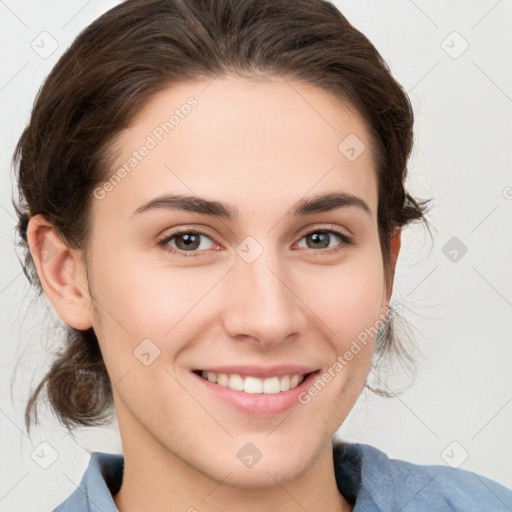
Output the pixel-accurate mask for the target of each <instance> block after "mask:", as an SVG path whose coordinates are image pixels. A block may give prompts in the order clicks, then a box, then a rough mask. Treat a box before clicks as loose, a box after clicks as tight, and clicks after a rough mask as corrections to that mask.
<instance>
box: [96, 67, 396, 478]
mask: <svg viewBox="0 0 512 512" xmlns="http://www.w3.org/2000/svg"><path fill="white" fill-rule="evenodd" d="M191 97H192V98H194V99H190V98H191ZM187 105H188V106H187ZM172 115H174V117H173V118H171V116H172ZM165 123H167V124H165ZM347 137H350V138H349V139H347V140H346V141H345V139H346V138H347ZM355 137H357V138H355ZM343 141H345V142H343ZM340 143H341V146H340ZM362 144H364V146H362ZM144 147H145V148H146V149H143V148H144ZM351 147H352V148H354V151H352V150H351V149H350V148H351ZM354 157H355V158H354ZM115 158H116V161H115V163H114V165H113V166H112V167H111V169H110V172H109V174H108V177H109V178H110V180H109V182H108V183H110V185H109V184H108V183H105V184H104V185H101V186H100V187H99V188H97V189H96V191H95V199H94V200H93V204H92V219H93V228H92V231H91V239H90V240H91V245H90V251H89V261H90V263H89V266H88V268H87V275H88V279H89V286H90V292H91V294H92V296H93V297H94V299H95V300H94V301H93V302H92V304H91V317H90V318H91V324H92V325H93V327H94V330H95V332H96V334H97V336H98V339H99V342H100V346H101V350H102V353H103V356H104V360H105V364H106V366H107V369H108V372H109V375H110V377H111V380H112V384H113V392H114V400H115V407H116V412H117V416H118V419H119V425H120V430H121V435H122V438H123V444H124V449H125V453H126V451H128V450H130V451H131V453H134V452H135V450H139V451H140V454H142V453H146V454H147V453H148V452H151V453H153V454H154V456H155V457H157V458H158V459H159V460H162V461H163V460H165V459H166V458H167V459H170V458H173V460H180V461H181V462H182V463H183V464H184V465H185V466H184V467H187V468H190V469H191V470H192V471H198V472H200V473H202V474H203V475H206V476H209V477H212V478H215V479H217V480H222V479H224V478H225V476H226V474H228V473H230V472H231V473H230V476H229V479H228V482H229V483H231V484H232V485H235V486H262V485H266V484H267V483H269V476H268V473H271V474H272V475H273V477H274V478H276V479H279V480H280V481H281V480H283V481H285V480H286V479H290V478H293V477H294V476H297V475H299V474H300V473H302V472H304V471H305V470H306V468H308V467H310V466H311V464H312V463H313V461H314V460H316V459H317V458H318V457H319V456H320V454H321V453H324V452H325V450H326V449H327V448H328V447H329V442H330V440H331V438H332V436H333V435H334V433H335V432H336V430H337V429H338V427H339V426H340V425H341V423H342V422H343V420H344V419H345V417H346V416H347V414H348V412H349V411H350V409H351V408H352V406H353V404H354V402H355V401H356V399H357V397H358V395H359V394H360V392H361V390H362V388H363V386H364V382H365V379H366V376H367V374H368V370H369V365H370V362H371V358H372V353H373V348H374V339H373V338H371V337H368V338H367V339H366V342H365V343H361V342H359V343H358V345H359V350H357V349H355V348H354V344H353V342H354V340H357V339H358V336H360V335H361V333H362V332H364V331H365V329H368V328H370V327H372V326H374V325H376V323H377V324H378V322H379V321H380V320H381V319H382V315H384V314H385V313H386V311H387V305H388V301H389V292H390V290H387V289H386V287H385V281H384V269H383V264H382V253H381V249H380V245H379V238H378V230H377V192H378V189H377V179H376V170H375V166H374V160H373V157H372V154H371V141H370V139H369V135H368V131H367V129H366V128H365V125H364V123H363V121H362V119H361V118H360V117H359V116H358V115H357V114H356V113H355V112H353V111H351V109H349V108H348V106H347V105H343V104H341V103H339V102H337V101H336V100H335V99H334V98H333V97H331V96H330V95H329V94H327V93H326V92H324V91H322V90H320V89H318V88H315V87H314V86H311V85H305V84H300V83H297V82H288V81H285V80H281V79H274V78H273V79H242V78H235V77H229V76H225V77H220V78H217V79H216V80H214V81H213V82H211V81H204V82H194V83H186V84H182V85H179V86H174V87H172V88H170V89H168V90H165V91H164V92H162V93H160V94H158V95H157V96H155V97H154V98H153V99H152V100H151V101H150V102H149V103H148V104H147V105H146V106H145V108H144V109H143V111H141V112H140V114H139V115H138V116H137V118H136V119H135V120H134V121H133V123H132V125H131V126H130V128H129V129H127V130H126V131H124V132H122V133H121V134H120V135H119V137H118V139H117V141H116V145H115ZM120 169H124V172H122V171H120ZM333 194H336V195H333ZM327 195H330V199H329V198H326V197H324V196H327ZM343 195H344V196H343ZM176 196H182V197H181V199H180V200H178V199H177V198H176ZM322 198H324V199H323V200H322ZM359 339H360V338H359ZM347 351H348V352H351V353H352V357H349V355H348V354H347ZM315 390H316V391H315ZM271 483H274V482H273V481H272V482H271Z"/></svg>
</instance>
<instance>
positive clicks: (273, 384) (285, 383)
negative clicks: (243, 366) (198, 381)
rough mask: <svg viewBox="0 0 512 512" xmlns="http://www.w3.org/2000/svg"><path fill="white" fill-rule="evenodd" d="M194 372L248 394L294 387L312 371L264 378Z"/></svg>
mask: <svg viewBox="0 0 512 512" xmlns="http://www.w3.org/2000/svg"><path fill="white" fill-rule="evenodd" d="M194 373H196V374H197V375H199V376H200V377H201V378H202V379H204V380H207V381H208V382H211V383H213V384H217V385H219V386H222V387H224V388H229V389H232V390H234V391H243V392H244V393H247V394H250V395H254V394H259V393H262V394H265V395H276V394H278V393H283V392H286V391H289V390H290V389H295V388H296V387H297V386H299V385H300V384H301V383H302V382H304V380H305V379H306V378H307V377H308V376H309V375H310V374H311V373H313V372H311V373H305V374H298V373H290V374H286V375H282V376H278V375H274V376H270V377H266V378H259V377H256V376H253V375H246V376H244V375H241V374H239V373H217V372H213V371H206V370H196V371H194Z"/></svg>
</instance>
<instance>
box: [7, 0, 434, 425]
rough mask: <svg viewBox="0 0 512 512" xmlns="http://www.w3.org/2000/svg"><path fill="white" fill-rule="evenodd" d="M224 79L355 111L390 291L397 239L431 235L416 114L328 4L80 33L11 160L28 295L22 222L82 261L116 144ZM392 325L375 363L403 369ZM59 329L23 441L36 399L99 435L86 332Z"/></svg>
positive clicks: (403, 353) (148, 6)
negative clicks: (281, 86)
mask: <svg viewBox="0 0 512 512" xmlns="http://www.w3.org/2000/svg"><path fill="white" fill-rule="evenodd" d="M227 73H234V74H238V75H240V76H249V77H250V76H256V75H262V74H263V75H265V76H270V77H284V78H287V79H290V80H296V81H300V82H303V83H307V84H312V85H314V86H317V87H319V88H321V89H323V90H325V91H327V92H329V93H332V94H333V95H334V96H335V97H336V98H338V99H340V100H341V101H345V102H347V103H348V104H349V105H351V106H352V107H355V109H356V111H357V112H358V113H359V114H360V116H362V118H363V119H364V121H365V123H366V125H367V128H368V130H369V133H370V137H371V141H370V142H371V146H372V151H373V154H374V160H375V164H376V173H377V180H378V189H379V194H378V212H377V217H378V233H379V241H380V247H381V251H382V259H383V263H384V269H385V275H386V279H387V280H388V283H389V280H390V279H391V282H392V276H391V275H390V272H389V269H390V240H391V237H392V235H393V233H394V230H395V229H396V228H398V227H400V228H401V227H403V226H405V225H407V224H408V223H410V222H412V221H415V220H422V221H423V222H424V223H425V224H426V225H427V227H428V223H427V221H426V218H425V213H426V212H427V207H428V204H427V203H428V202H429V201H419V200H416V199H414V198H413V197H412V196H411V195H410V194H408V193H406V191H405V189H404V183H405V179H406V176H407V161H408V158H409V155H410V152H411V150H412V145H413V121H414V119H413V110H412V107H411V104H410V101H409V98H408V97H407V94H406V93H405V91H404V90H403V89H402V87H401V86H400V84H399V83H398V82H397V81H396V80H395V79H394V78H393V77H392V75H391V73H390V70H389V68H388V66H387V64H386V63H385V61H384V60H383V58H382V57H381V55H380V54H379V52H378V51H377V50H376V48H375V47H374V46H373V44H372V43H371V42H370V41H369V40H368V39H367V38H366V37H365V36H364V35H363V34H362V33H361V32H359V31H358V30H357V29H356V28H354V27H353V26H352V25H351V24H350V23H349V22H348V21H347V19H346V18H345V17H344V16H343V15H342V13H341V12H340V11H339V10H338V9H337V8H336V7H335V6H334V5H333V4H331V3H330V2H328V1H325V0H280V1H279V2H276V1H275V0H127V1H125V2H123V3H121V4H119V5H117V6H116V7H114V8H112V9H111V10H109V11H108V12H106V13H105V14H103V15H102V16H100V17H99V18H98V19H97V20H95V21H94V22H93V23H92V24H91V25H89V26H88V27H87V28H85V29H84V30H83V31H82V32H81V33H80V34H79V35H78V36H77V38H76V39H75V40H74V42H73V43H72V45H71V46H70V47H69V48H68V49H67V51H66V52H65V53H64V54H63V55H62V56H61V58H60V59H59V61H58V62H57V64H56V65H55V67H54V68H53V70H52V71H51V73H50V74H49V75H48V77H47V78H46V80H45V83H44V84H43V86H42V87H41V89H40V91H39V93H38V95H37V98H36V100H35V102H34V106H33V109H32V113H31V117H30V121H29V124H28V125H27V127H26V128H25V130H24V131H23V133H22V135H21V137H20V139H19V141H18V144H17V146H16V149H15V152H14V156H13V163H14V166H15V169H16V178H17V181H18V193H19V199H18V202H17V203H16V202H15V205H14V206H15V209H16V212H17V215H18V225H17V234H18V236H19V245H20V246H21V247H23V249H24V261H23V262H22V264H23V269H24V273H25V275H26V276H27V278H28V279H29V281H30V283H31V285H32V286H35V287H36V289H37V290H38V293H39V295H41V293H42V287H41V283H40V281H39V277H38V274H37V270H36V268H35V266H34V262H33V260H32V256H31V253H30V250H29V247H28V243H27V235H26V229H27V223H28V220H29V216H32V215H37V214H41V215H42V216H43V217H44V218H45V219H46V220H47V221H48V222H50V223H51V224H52V225H53V227H54V229H55V231H56V233H57V234H58V235H59V236H60V238H61V239H62V240H63V241H64V242H65V243H66V244H67V245H68V246H69V247H70V248H73V249H78V250H80V251H82V254H83V255H84V259H85V261H87V249H88V236H89V233H90V228H91V222H92V220H91V208H90V206H91V201H92V199H93V198H92V191H93V190H94V188H95V187H96V186H97V185H98V184H99V183H101V182H102V181H104V180H105V179H106V176H107V175H108V172H109V167H110V166H111V164H112V163H113V160H112V158H111V157H112V147H113V142H114V140H115V138H116V136H117V135H118V134H119V133H120V132H121V130H123V129H124V128H126V127H127V126H129V124H130V122H131V121H132V120H133V119H134V116H135V115H136V114H137V113H139V112H140V111H141V109H142V108H143V107H144V106H145V105H146V104H147V102H148V101H150V100H151V99H152V97H154V95H155V94H156V93H158V92H160V91H163V90H164V89H167V88H169V87H172V85H173V84H177V83H185V82H187V81H193V80H199V79H212V78H214V77H216V76H218V75H221V74H227ZM13 202H14V201H13ZM393 321H394V320H393V319H392V318H388V319H387V320H386V322H385V323H384V325H383V326H382V329H379V335H378V337H377V342H376V349H375V358H374V362H375V361H378V360H379V359H380V358H381V357H383V356H389V355H390V354H391V353H395V354H396V355H398V356H399V357H402V358H403V359H404V360H405V359H407V357H408V354H407V350H405V349H404V346H403V344H401V343H402V341H403V340H400V339H398V338H397V336H396V334H395V332H394V329H393ZM66 328H67V336H66V339H65V345H64V347H63V348H62V349H61V350H60V351H59V352H58V354H56V358H55V359H54V361H53V364H52V365H51V368H50V370H49V371H48V373H47V374H46V375H45V376H44V378H43V379H42V380H41V382H40V383H39V384H38V385H37V387H36V388H35V389H34V390H32V392H31V395H30V397H29V400H28V402H27V405H26V409H25V423H26V427H27V430H28V431H29V430H30V423H31V418H32V415H34V416H35V421H36V423H37V402H38V400H39V399H40V398H41V397H40V395H41V392H42V391H43V390H45V391H46V396H47V400H48V401H49V403H50V405H51V407H52V409H53V411H54V412H55V413H56V415H57V417H58V419H59V421H60V422H61V423H62V424H63V425H65V426H66V427H67V428H68V429H69V428H70V427H72V426H79V425H82V426H94V425H101V424H103V423H104V421H105V418H107V416H109V414H110V413H111V412H112V409H113V398H112V387H111V382H110V378H109V376H108V373H107V370H106V368H105V365H104V362H103V359H102V355H101V351H100V349H99V345H98V340H97V337H96V335H95V333H94V330H93V329H92V328H90V329H87V330H83V331H81V330H77V329H74V328H72V327H70V326H66ZM366 385H367V387H368V383H367V384H366ZM370 389H372V390H373V391H376V392H378V393H381V394H387V393H386V392H385V391H384V390H378V389H373V388H370Z"/></svg>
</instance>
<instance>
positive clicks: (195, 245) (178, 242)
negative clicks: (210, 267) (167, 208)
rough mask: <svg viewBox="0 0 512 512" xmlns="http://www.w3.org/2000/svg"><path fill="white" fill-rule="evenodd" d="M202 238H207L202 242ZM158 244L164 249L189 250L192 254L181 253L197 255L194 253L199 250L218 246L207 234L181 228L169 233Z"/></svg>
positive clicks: (172, 250)
mask: <svg viewBox="0 0 512 512" xmlns="http://www.w3.org/2000/svg"><path fill="white" fill-rule="evenodd" d="M202 239H207V240H209V242H208V241H206V242H204V240H202ZM158 245H159V246H161V247H163V248H164V249H165V250H167V251H170V252H189V253H192V254H183V256H199V254H194V253H195V252H199V251H200V250H207V249H212V248H218V247H219V245H218V244H216V243H215V242H214V241H213V240H212V239H211V238H210V236H209V235H207V234H206V233H203V232H202V231H197V230H194V231H192V230H188V231H187V230H183V231H177V232H175V233H171V234H170V235H168V236H166V237H165V238H164V239H162V240H160V241H158Z"/></svg>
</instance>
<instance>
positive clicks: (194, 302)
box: [15, 0, 512, 512]
mask: <svg viewBox="0 0 512 512" xmlns="http://www.w3.org/2000/svg"><path fill="white" fill-rule="evenodd" d="M412 126H413V114H412V109H411V106H410V103H409V100H408V98H407V96H406V94H405V93H404V92H403V90H402V89H401V87H400V86H399V84H397V82H396V81H395V80H394V79H393V77H392V76H391V75H390V73H389V70H388V68H387V66H386V64H385V63H384V62H383V60H382V59H381V57H380V55H379V54H378V52H377V51H376V49H375V48H374V47H373V45H372V44H371V43H370V42H369V41H368V40H367V39H366V38H365V37H364V36H363V35H362V34H361V33H360V32H358V31H357V30H356V29H355V28H353V27H352V26H351V25H350V24H349V23H348V22H347V21H346V19H345V18H344V17H343V16H342V15H341V14H340V13H339V12H338V11H337V10H336V9H335V7H334V6H332V5H331V4H329V3H327V2H323V1H321V0H315V1H312V0H301V1H297V0H295V1H291V0H290V1H287V2H273V1H270V0H252V1H239V0H237V1H235V0H230V1H228V0H210V1H206V0H202V1H200V0H194V1H192V0H188V1H186V2H180V1H156V0H152V1H140V0H128V1H126V2H124V3H122V4H121V5H119V6H117V7H115V8H114V9H112V10H110V11H109V12H107V13H106V14H104V15H103V16H101V17H100V18H99V19H98V20H96V21H95V22H94V23H93V24H92V25H90V26H89V27H88V28H87V29H86V30H85V31H84V32H83V33H82V34H80V36H79V37H78V38H77V39H76V41H75V42H74V44H73V45H72V46H71V47H70V48H69V49H68V50H67V51H66V53H65V54H64V55H63V57H62V58H61V59H60V61H59V62H58V64H57V65H56V67H55V68H54V70H53V71H52V73H51V74H50V76H49V77H48V79H47V80H46V82H45V85H44V87H43V89H42V90H41V92H40V94H39V96H38V99H37V102H36V104H35V106H34V109H33V112H32V117H31V120H30V124H29V126H28V127H27V129H26V130H25V132H24V133H23V135H22V137H21V139H20V141H19V144H18V147H17V150H16V155H15V158H16V162H17V164H18V166H19V187H20V196H21V199H22V204H20V208H19V216H20V223H19V229H20V235H21V236H22V239H23V240H24V241H25V242H26V246H27V247H28V248H29V252H27V260H26V269H27V275H29V276H31V277H32V279H33V282H34V284H35V285H36V286H40V287H41V289H42V290H43V291H44V293H45V294H46V296H47V297H48V299H49V300H50V301H51V303H52V305H53V307H54V309H55V311H56V313H57V314H58V315H59V317H60V318H61V320H62V321H63V322H64V323H65V324H66V325H67V326H68V328H69V331H68V338H67V340H66V349H65V351H64V352H63V353H62V354H61V356H60V357H59V358H58V359H57V360H56V361H55V363H54V365H53V368H52V370H51V371H50V372H49V373H48V375H47V376H46V377H45V379H44V380H43V381H42V382H41V384H40V385H39V386H38V388H36V390H35V391H34V394H33V395H32V397H31V400H30V402H29V404H28V407H27V415H26V420H27V428H29V427H30V422H31V412H32V411H33V410H34V407H35V405H36V403H37V399H38V397H39V395H40V392H41V391H42V390H46V391H47V393H48V397H49V399H50V403H51V404H52V406H53V407H54V409H55V411H56V413H57V415H58V417H59V419H60V420H61V421H62V423H63V424H64V425H66V426H68V427H72V426H74V425H95V424H100V423H101V422H102V421H104V420H106V419H107V417H108V415H109V413H110V412H112V407H113V409H114V410H115V415H116V417H117V420H118V422H119V429H120V433H121V439H122V444H123V456H122V457H121V456H114V455H107V454H104V453H95V454H94V455H93V457H92V458H91V462H90V465H89V468H88V469H87V472H86V474H85V475H84V478H83V480H82V482H81V485H80V488H78V489H77V490H76V491H75V492H74V493H73V494H72V495H71V496H70V497H69V498H68V499H67V500H66V501H65V502H64V503H63V504H62V505H61V506H60V507H58V508H57V509H56V510H58V511H66V510H95V509H97V510H102V511H104V512H106V511H115V510H120V511H122V512H131V511H136V510H138V511H140V510H146V509H147V510H152V511H158V510H200V511H202V510H212V511H213V510H225V509H226V508H227V507H228V506H229V507H230V508H235V509H237V508H243V509H244V510H249V511H250V510H308V511H314V510H354V511H358V510H365V511H366V510H400V509H404V510H407V509H408V510H468V509H478V508H479V507H480V508H483V507H484V506H485V508H488V509H492V510H507V508H506V507H507V505H508V506H509V507H510V506H512V494H511V492H510V491H509V490H507V489H505V488H504V487H503V486H501V485H499V484H497V483H495V482H492V481H490V480H488V479H485V478H484V477H480V476H477V475H474V474H473V473H469V472H466V471H463V470H453V469H451V468H447V467H440V466H419V465H413V464H409V463H406V462H403V461H393V460H389V459H388V458H387V457H386V456H385V454H383V453H382V452H380V451H379V450H377V449H376V448H373V447H371V446H367V445H355V444H354V445H351V444H348V443H339V444H335V445H333V442H332V439H333V436H334V434H335V432H336V431H337V429H338V428H339V427H340V425H341V424H342V423H343V421H344V419H345V418H346V416H347V415H348V413H349V411H350V410H351V408H352V406H353V405H354V403H355V401H356V399H357V397H358V396H359V394H360V392H361V390H362V389H363V387H364V386H365V384H366V381H367V377H368V374H369V372H370V370H371V369H372V362H373V363H374V364H375V363H376V362H378V360H379V358H380V357H383V356H387V355H389V354H390V353H393V352H397V351H398V352H399V351H400V345H399V343H400V342H399V340H398V339H396V337H395V336H394V335H393V329H392V318H393V316H394V314H393V313H394V312H393V309H392V307H391V303H390V301H391V295H392V289H393V279H394V270H395V266H396V262H397V258H398V255H399V251H400V237H401V230H402V228H404V227H405V226H406V225H407V224H409V223H410V222H412V221H415V220H424V212H425V209H426V203H422V202H418V201H416V200H415V199H414V198H413V197H411V196H410V195H409V194H407V193H406V191H405V190H404V182H405V178H406V172H407V169H406V165H407V160H408V157H409V153H410V150H411V147H412V133H413V132H412ZM363 333H366V336H363V335H362V334H363ZM500 507H501V508H500Z"/></svg>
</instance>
